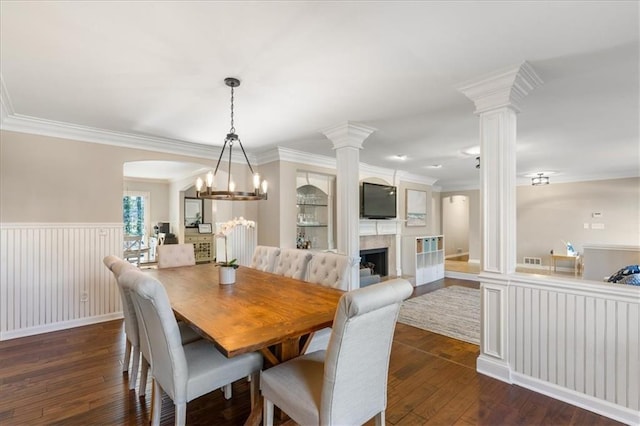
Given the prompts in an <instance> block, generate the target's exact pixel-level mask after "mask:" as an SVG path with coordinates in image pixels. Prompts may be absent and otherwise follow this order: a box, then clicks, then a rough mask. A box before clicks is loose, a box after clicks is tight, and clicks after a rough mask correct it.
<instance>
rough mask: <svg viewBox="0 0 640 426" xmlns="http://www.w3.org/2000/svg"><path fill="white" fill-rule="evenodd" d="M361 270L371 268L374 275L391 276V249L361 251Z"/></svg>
mask: <svg viewBox="0 0 640 426" xmlns="http://www.w3.org/2000/svg"><path fill="white" fill-rule="evenodd" d="M360 268H371V269H372V271H371V273H372V274H378V275H380V276H383V277H386V276H387V275H389V248H388V247H380V248H374V249H365V250H360Z"/></svg>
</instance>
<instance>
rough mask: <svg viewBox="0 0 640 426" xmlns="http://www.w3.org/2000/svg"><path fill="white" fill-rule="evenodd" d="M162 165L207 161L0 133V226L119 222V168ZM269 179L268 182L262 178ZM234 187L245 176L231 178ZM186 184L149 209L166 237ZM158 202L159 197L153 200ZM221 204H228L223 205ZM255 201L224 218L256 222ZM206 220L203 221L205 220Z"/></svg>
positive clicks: (237, 205)
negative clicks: (162, 223)
mask: <svg viewBox="0 0 640 426" xmlns="http://www.w3.org/2000/svg"><path fill="white" fill-rule="evenodd" d="M143 160H165V161H185V162H191V163H193V162H199V161H201V162H202V163H203V165H205V166H206V165H207V164H209V163H210V160H209V159H202V158H199V157H189V156H182V155H175V154H165V153H159V152H154V151H146V150H139V149H131V148H121V147H116V146H111V145H102V144H97V143H88V142H79V141H74V140H69V139H61V138H54V137H48V136H39V135H33V134H27V133H18V132H9V131H0V221H2V222H8V223H12V222H16V223H23V222H42V223H118V222H122V193H123V191H124V190H126V189H127V185H128V186H129V189H133V188H132V186H133V184H132V183H131V182H128V183H127V184H125V182H124V178H123V174H122V173H123V164H124V163H125V162H129V161H143ZM266 177H267V178H270V177H269V176H266ZM234 179H235V180H236V181H237V182H238V185H243V184H244V182H246V181H248V178H247V177H246V176H234ZM189 185H190V184H184V183H178V184H171V185H170V187H169V192H168V193H167V194H165V195H166V198H165V201H168V207H166V210H165V208H163V207H161V206H160V204H161V203H162V201H159V202H157V203H156V198H155V197H154V199H153V200H152V203H155V204H154V205H155V206H156V207H158V208H160V210H159V213H157V215H156V213H155V212H156V207H153V209H154V213H152V215H153V216H152V218H151V220H152V222H154V221H158V220H169V221H170V222H171V223H172V231H173V232H175V233H177V234H179V233H180V232H179V231H177V230H175V228H176V226H178V225H179V224H180V221H179V217H178V216H179V212H181V211H182V207H181V204H179V203H180V202H181V201H182V199H181V198H180V196H179V192H176V193H174V192H175V191H180V190H184V189H186V188H188V186H189ZM135 186H136V190H140V191H145V190H149V191H150V192H154V193H155V192H156V191H155V189H154V187H155V184H149V185H144V184H143V182H139V183H136V184H135ZM159 198H164V196H159ZM221 203H230V202H228V201H226V202H221ZM257 203H258V202H256V201H250V202H241V203H235V204H234V205H233V206H232V207H231V209H230V213H229V215H230V216H233V215H235V216H244V217H247V218H249V219H255V218H256V217H257V205H256V204H257ZM207 220H209V219H207Z"/></svg>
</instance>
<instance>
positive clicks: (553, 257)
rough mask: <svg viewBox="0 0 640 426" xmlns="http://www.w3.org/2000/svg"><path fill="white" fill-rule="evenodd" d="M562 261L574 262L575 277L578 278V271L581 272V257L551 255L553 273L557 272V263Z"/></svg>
mask: <svg viewBox="0 0 640 426" xmlns="http://www.w3.org/2000/svg"><path fill="white" fill-rule="evenodd" d="M558 260H561V261H572V262H573V275H574V276H578V271H579V270H580V256H579V255H578V256H568V255H566V254H552V255H551V263H550V264H549V268H551V265H553V272H556V269H557V262H558Z"/></svg>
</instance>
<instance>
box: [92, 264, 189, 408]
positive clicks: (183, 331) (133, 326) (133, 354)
mask: <svg viewBox="0 0 640 426" xmlns="http://www.w3.org/2000/svg"><path fill="white" fill-rule="evenodd" d="M103 262H104V264H105V265H106V266H107V268H109V270H111V272H112V273H113V276H114V277H115V279H116V283H117V284H118V291H119V293H120V299H121V300H122V314H123V316H124V330H125V337H126V346H125V352H124V359H123V361H122V372H123V373H124V372H128V371H129V362H130V360H131V374H129V389H134V388H135V386H136V381H137V379H138V370H140V373H141V374H140V385H139V387H138V395H139V396H144V395H145V393H146V389H147V372H148V370H149V360H150V359H151V355H150V353H149V349H148V347H147V345H146V339H144V338H143V336H142V335H141V333H142V332H141V330H140V329H139V328H138V319H137V317H136V311H135V307H134V305H133V299H132V298H131V292H130V291H129V290H128V289H126V288H124V287H123V286H122V285H121V284H120V276H121V275H122V274H124V273H125V272H126V271H128V270H130V269H136V267H135V266H133V265H132V264H131V263H129V262H126V261H124V260H123V259H120V258H118V257H116V256H107V257H105V258H104V259H103ZM178 327H179V329H180V340H181V342H182V344H187V343H191V342H195V341H196V340H199V339H201V336H200V335H199V334H198V333H196V332H195V331H194V330H193V329H192V328H191V327H189V326H188V325H187V324H185V323H183V322H179V323H178ZM141 358H142V360H141ZM140 361H142V365H140Z"/></svg>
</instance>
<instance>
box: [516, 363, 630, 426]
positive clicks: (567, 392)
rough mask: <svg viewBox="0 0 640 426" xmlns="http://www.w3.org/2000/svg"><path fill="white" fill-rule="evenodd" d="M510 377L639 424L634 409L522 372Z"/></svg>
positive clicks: (561, 398)
mask: <svg viewBox="0 0 640 426" xmlns="http://www.w3.org/2000/svg"><path fill="white" fill-rule="evenodd" d="M511 378H512V379H513V383H514V384H517V385H519V386H522V387H524V388H527V389H531V390H532V391H535V392H538V393H541V394H543V395H547V396H550V397H551V398H554V399H557V400H560V401H564V402H566V403H568V404H571V405H575V406H576V407H580V408H583V409H585V410H588V411H592V412H594V413H597V414H600V415H602V416H605V417H608V418H610V419H613V420H617V421H619V422H622V423H626V424H628V425H638V424H640V412H638V411H636V410H632V409H630V408H627V407H622V406H620V405H617V404H613V403H611V402H609V401H605V400H602V399H599V398H595V397H593V396H590V395H586V394H584V393H580V392H576V391H574V390H571V389H567V388H563V387H561V386H558V385H555V384H553V383H549V382H545V381H542V380H539V379H536V378H533V377H529V376H526V375H524V374H520V373H515V372H513V373H511Z"/></svg>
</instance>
